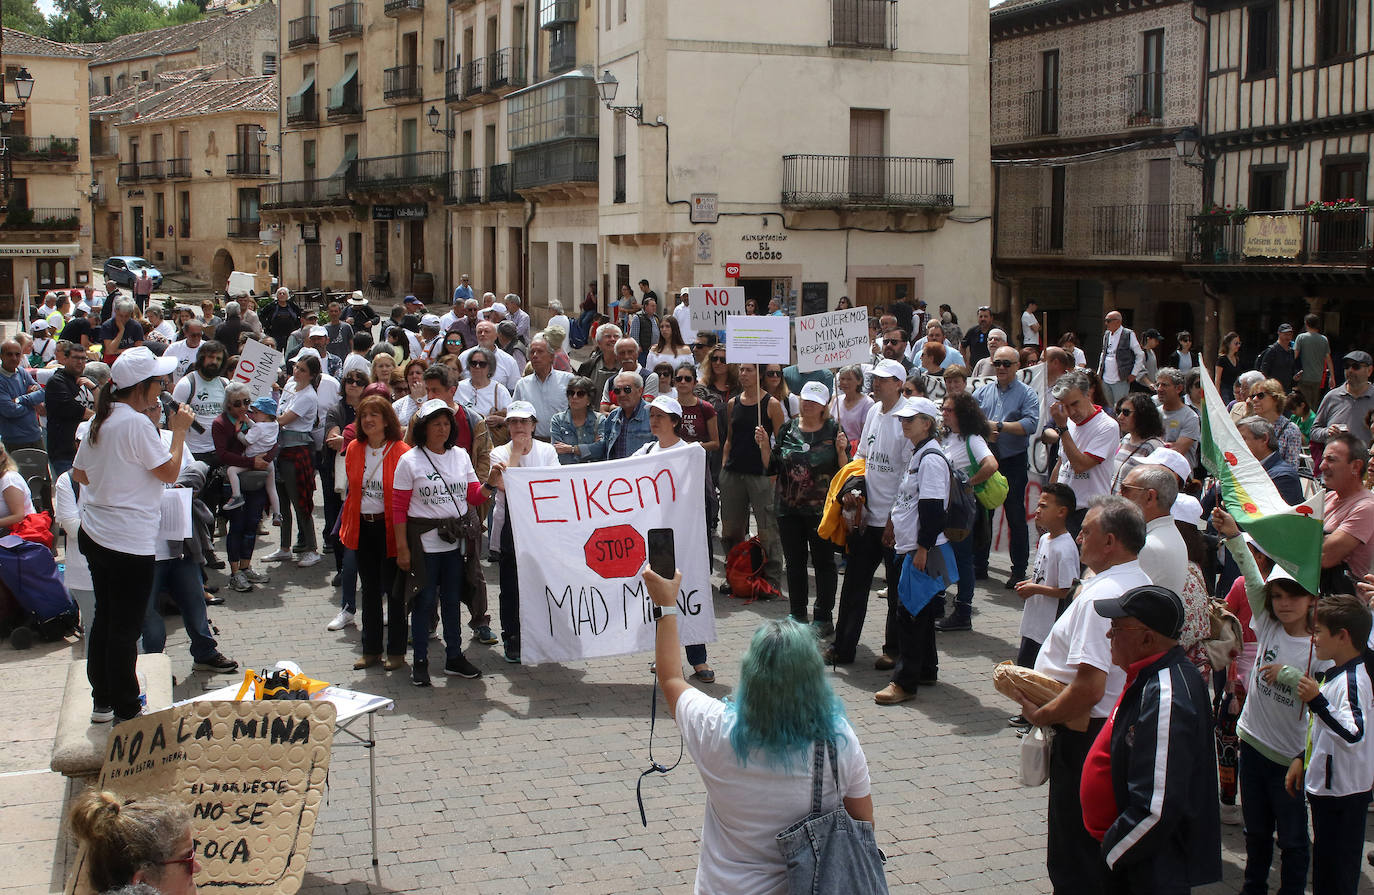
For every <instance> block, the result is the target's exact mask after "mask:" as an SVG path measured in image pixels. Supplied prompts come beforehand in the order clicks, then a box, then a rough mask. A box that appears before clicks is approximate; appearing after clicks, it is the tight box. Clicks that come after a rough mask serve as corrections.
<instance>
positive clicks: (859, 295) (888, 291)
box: [854, 277, 916, 308]
mask: <svg viewBox="0 0 1374 895" xmlns="http://www.w3.org/2000/svg"><path fill="white" fill-rule="evenodd" d="M915 297H916V280H915V278H914V277H889V278H877V277H874V278H868V277H860V278H859V279H857V280H855V281H854V304H855V305H856V306H860V307H865V308H876V307H883V308H887V307H891V306H892V304H893V302H897V301H902V300H903V299H905V300H907V301H910V300H912V299H914V298H915Z"/></svg>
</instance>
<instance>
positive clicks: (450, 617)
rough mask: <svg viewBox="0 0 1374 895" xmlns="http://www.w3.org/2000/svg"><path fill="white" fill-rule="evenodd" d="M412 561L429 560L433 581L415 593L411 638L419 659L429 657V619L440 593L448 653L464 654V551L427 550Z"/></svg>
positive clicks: (451, 656)
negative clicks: (459, 609) (461, 608)
mask: <svg viewBox="0 0 1374 895" xmlns="http://www.w3.org/2000/svg"><path fill="white" fill-rule="evenodd" d="M411 561H412V562H423V563H424V564H425V576H426V578H427V580H428V582H429V583H428V584H426V585H425V586H424V587H422V588H420V590H419V592H418V593H416V594H415V603H414V604H413V605H412V606H411V607H410V640H411V645H412V648H413V649H414V650H415V661H416V662H424V661H427V660H428V659H429V620H430V618H432V617H433V615H434V601H435V599H436V597H437V599H438V601H439V617H440V618H442V619H443V621H444V656H445V658H448V659H456V658H457V657H459V656H461V655H462V654H463V647H462V643H463V625H462V621H463V620H462V618H461V617H460V616H459V611H458V607H459V606H461V605H463V581H464V579H463V552H462V551H461V550H449V551H447V552H444V553H426V554H424V555H423V556H412V559H411ZM364 624H366V622H364ZM398 655H400V654H398Z"/></svg>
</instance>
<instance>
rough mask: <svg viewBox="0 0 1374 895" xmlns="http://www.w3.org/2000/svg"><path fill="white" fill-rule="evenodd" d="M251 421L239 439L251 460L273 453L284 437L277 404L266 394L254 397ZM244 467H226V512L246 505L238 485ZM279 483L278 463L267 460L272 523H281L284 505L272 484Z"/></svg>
mask: <svg viewBox="0 0 1374 895" xmlns="http://www.w3.org/2000/svg"><path fill="white" fill-rule="evenodd" d="M248 419H249V420H251V421H252V422H251V423H248V422H246V421H245V426H246V428H244V429H242V430H241V431H240V433H239V438H241V439H243V444H244V450H243V455H244V456H245V457H248V458H250V459H251V458H253V457H262V456H265V455H266V454H269V453H271V452H272V451H273V450H275V449H276V447H277V437H278V436H279V435H280V434H281V427H280V426H279V425H277V402H276V401H274V400H272V399H271V398H269V397H267V396H266V395H263V396H262V397H261V398H255V399H254V400H253V403H252V404H250V405H249V406H248ZM246 468H248V467H243V466H225V467H224V471H225V475H226V477H227V478H228V479H229V493H230V497H229V501H228V502H227V503H225V505H224V508H225V509H226V510H236V509H238V508H239V507H241V506H243V488H242V487H241V486H240V485H239V476H240V475H241V474H242V473H243V471H244V469H246ZM276 480H277V463H276V461H275V460H269V461H267V505H268V506H270V507H271V508H272V523H273V524H274V525H280V524H281V506H280V505H279V504H278V503H277V489H276V487H275V486H274V485H273V483H274V482H275V481H276Z"/></svg>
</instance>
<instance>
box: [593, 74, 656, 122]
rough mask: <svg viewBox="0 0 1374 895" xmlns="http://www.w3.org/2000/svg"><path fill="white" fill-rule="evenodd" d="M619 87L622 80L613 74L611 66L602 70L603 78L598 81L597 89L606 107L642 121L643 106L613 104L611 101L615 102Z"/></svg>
mask: <svg viewBox="0 0 1374 895" xmlns="http://www.w3.org/2000/svg"><path fill="white" fill-rule="evenodd" d="M619 88H620V80H619V79H618V78H617V77H616V76H615V75H613V74H611V70H610V69H609V68H608V69H605V70H604V71H602V72H601V79H600V80H599V81H597V82H596V91H597V93H598V94H600V96H601V101H602V102H603V103H605V104H606V108H608V109H610V110H611V111H612V112H624V113H625V114H626V115H629V116H630V117H631V118H633V119H634V120H635V121H640V120H641V119H642V118H643V116H644V107H643V106H613V105H611V103H613V102H615V94H616V91H617V90H619Z"/></svg>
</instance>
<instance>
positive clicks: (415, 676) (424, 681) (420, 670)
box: [410, 659, 431, 687]
mask: <svg viewBox="0 0 1374 895" xmlns="http://www.w3.org/2000/svg"><path fill="white" fill-rule="evenodd" d="M410 682H411V683H412V684H414V685H415V686H417V687H428V686H431V685H430V682H429V660H428V659H416V660H415V661H414V662H412V663H411V664H410Z"/></svg>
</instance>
